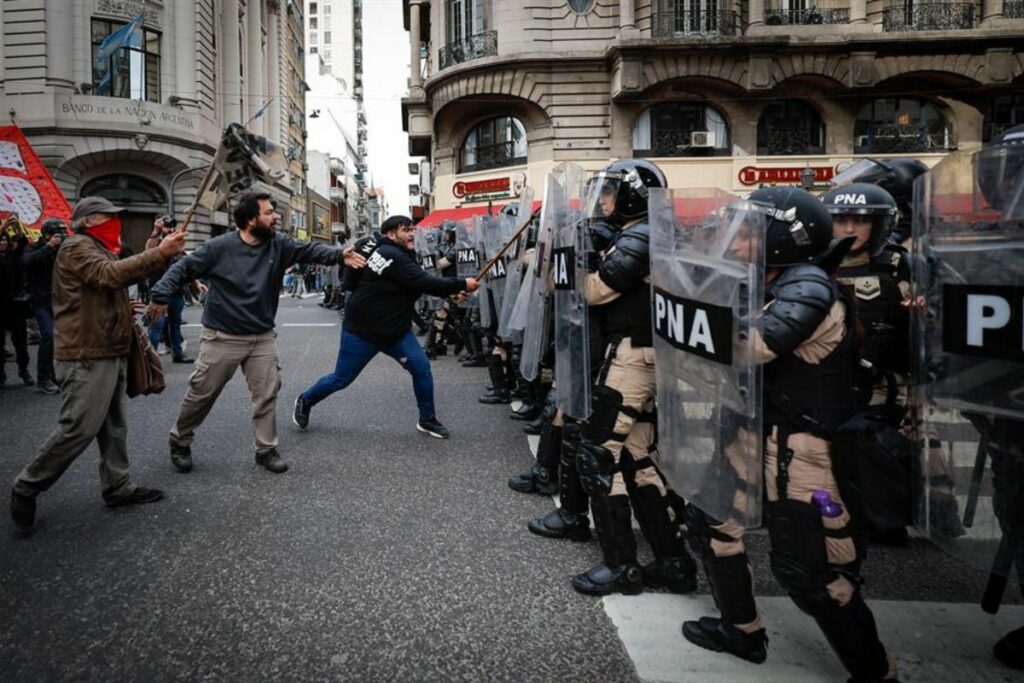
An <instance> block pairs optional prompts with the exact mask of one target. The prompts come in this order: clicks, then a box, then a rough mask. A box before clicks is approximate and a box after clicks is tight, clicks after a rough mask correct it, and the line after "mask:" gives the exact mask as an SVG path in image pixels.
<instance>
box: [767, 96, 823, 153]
mask: <svg viewBox="0 0 1024 683" xmlns="http://www.w3.org/2000/svg"><path fill="white" fill-rule="evenodd" d="M757 153H758V154H777V155H792V154H824V153H825V125H824V124H823V123H822V122H821V115H820V114H819V113H818V110H817V109H815V108H814V107H812V106H811V105H809V104H807V103H806V102H804V101H802V100H777V101H775V102H772V103H771V104H769V105H768V106H767V107H765V108H764V111H763V112H761V118H760V119H759V120H758V122H757Z"/></svg>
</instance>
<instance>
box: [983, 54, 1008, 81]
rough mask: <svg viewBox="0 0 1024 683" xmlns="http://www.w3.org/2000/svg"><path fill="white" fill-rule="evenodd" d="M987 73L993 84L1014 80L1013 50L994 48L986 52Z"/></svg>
mask: <svg viewBox="0 0 1024 683" xmlns="http://www.w3.org/2000/svg"><path fill="white" fill-rule="evenodd" d="M985 71H986V72H987V73H988V80H989V82H991V83H1009V82H1010V81H1012V80H1013V48H1009V47H993V48H990V49H988V50H986V51H985Z"/></svg>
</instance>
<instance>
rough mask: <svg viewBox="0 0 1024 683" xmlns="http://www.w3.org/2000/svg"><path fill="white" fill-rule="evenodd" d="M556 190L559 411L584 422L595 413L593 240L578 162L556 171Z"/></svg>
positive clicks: (554, 278)
mask: <svg viewBox="0 0 1024 683" xmlns="http://www.w3.org/2000/svg"><path fill="white" fill-rule="evenodd" d="M551 174H552V175H553V176H554V177H555V179H556V187H557V188H558V192H557V193H556V194H555V195H554V196H553V197H552V201H553V202H554V207H553V210H552V213H551V216H552V249H551V281H552V286H553V288H554V294H553V297H552V298H553V301H554V318H555V325H554V334H555V384H556V385H557V386H558V407H559V408H560V409H561V410H562V412H563V413H564V414H566V415H568V416H569V417H574V418H576V419H577V420H585V419H587V418H588V417H589V416H590V411H591V403H590V397H591V389H592V386H593V382H592V380H591V373H590V324H589V319H588V316H587V299H586V294H585V285H586V279H587V253H588V251H589V250H590V239H589V236H588V235H587V221H586V219H585V217H584V216H582V215H581V212H580V207H581V205H582V200H583V192H584V184H583V183H584V172H583V169H582V168H581V167H580V166H577V165H576V164H560V165H559V166H556V167H555V168H554V170H552V172H551Z"/></svg>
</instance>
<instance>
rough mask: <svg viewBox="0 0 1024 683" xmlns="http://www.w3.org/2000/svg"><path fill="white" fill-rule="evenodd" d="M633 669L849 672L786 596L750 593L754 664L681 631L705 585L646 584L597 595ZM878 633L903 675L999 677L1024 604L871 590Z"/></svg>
mask: <svg viewBox="0 0 1024 683" xmlns="http://www.w3.org/2000/svg"><path fill="white" fill-rule="evenodd" d="M602 603H603V605H604V609H605V612H606V613H607V614H608V616H609V617H610V618H611V620H612V622H614V623H615V626H616V628H617V629H618V631H619V638H621V639H622V643H623V645H625V647H626V651H627V652H628V653H629V656H630V658H631V659H632V660H633V664H634V665H635V666H636V671H637V674H638V675H639V676H640V678H641V679H642V680H644V681H657V682H658V683H673V682H675V681H714V682H715V683H718V682H719V681H730V682H732V683H745V682H746V681H751V682H753V681H758V682H759V683H773V682H776V681H777V682H778V683H784V682H785V683H789V682H800V683H810V682H812V681H813V682H817V681H822V682H825V681H828V682H830V683H831V682H833V681H841V680H845V679H846V678H847V677H848V674H847V673H846V671H845V670H844V669H843V668H842V666H841V665H840V664H839V660H838V659H836V656H835V655H834V654H833V652H832V650H831V648H829V646H828V644H827V643H826V642H825V638H824V637H823V636H822V635H821V632H820V631H819V630H818V627H817V625H816V624H815V623H814V621H813V620H812V619H811V618H810V617H808V616H807V615H805V614H804V613H803V612H801V611H800V610H799V609H797V608H796V606H795V605H794V604H793V603H792V601H790V600H789V598H782V597H772V598H758V599H757V606H758V610H759V611H760V613H761V618H762V620H763V621H764V623H765V626H766V628H767V629H768V639H769V649H768V661H767V662H766V663H765V664H762V665H756V664H750V663H747V662H744V661H743V660H741V659H738V658H736V657H732V656H729V655H725V654H722V653H717V652H710V651H708V650H703V649H701V648H699V647H697V646H696V645H692V644H690V643H688V642H687V641H686V640H685V639H684V638H683V635H682V633H681V632H680V628H681V626H682V623H683V621H686V620H693V619H697V618H698V617H702V616H708V615H716V614H717V613H718V612H717V610H716V609H715V605H714V601H713V600H712V598H711V596H710V595H697V596H693V595H672V594H666V593H644V594H641V595H637V596H633V597H627V596H623V595H613V596H609V597H607V598H604V599H603V600H602ZM868 604H869V605H870V606H871V609H872V611H873V612H874V614H875V618H876V620H877V622H878V628H879V636H880V637H881V640H882V642H883V643H885V646H886V649H887V650H888V652H889V654H890V656H893V657H895V659H896V665H897V667H898V669H899V672H900V674H901V678H902V679H903V680H913V681H966V680H970V681H1007V680H1010V676H1011V674H1012V673H1013V672H1012V671H1011V670H1010V669H1007V668H1006V667H1005V666H1003V665H1002V664H1000V663H999V662H998V661H997V660H996V659H995V657H993V656H992V645H993V644H994V643H995V642H996V641H997V640H999V639H1000V638H1001V637H1003V636H1004V635H1006V634H1007V633H1008V632H1009V631H1011V630H1013V629H1014V628H1018V627H1019V626H1020V624H1021V622H1022V621H1024V606H1020V605H1005V606H1003V608H1002V609H1001V610H1000V612H999V614H998V615H994V616H993V615H990V614H986V613H984V612H982V611H981V608H980V607H978V606H977V605H974V604H964V603H943V602H903V601H891V600H870V599H869V601H868Z"/></svg>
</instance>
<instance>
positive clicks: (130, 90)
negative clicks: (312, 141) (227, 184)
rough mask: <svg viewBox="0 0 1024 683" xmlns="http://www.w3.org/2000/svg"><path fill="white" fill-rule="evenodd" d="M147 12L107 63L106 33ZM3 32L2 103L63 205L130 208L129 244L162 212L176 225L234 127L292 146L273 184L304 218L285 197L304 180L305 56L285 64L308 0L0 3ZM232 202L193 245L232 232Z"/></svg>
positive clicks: (283, 204) (204, 216) (281, 202)
mask: <svg viewBox="0 0 1024 683" xmlns="http://www.w3.org/2000/svg"><path fill="white" fill-rule="evenodd" d="M140 12H141V13H143V17H144V19H143V24H142V33H141V34H139V40H137V41H133V42H132V44H131V45H129V46H126V47H124V48H122V49H119V50H117V51H116V52H115V53H114V54H113V55H111V56H110V57H107V58H105V59H99V58H98V57H97V50H98V47H99V45H100V43H101V42H102V41H103V39H104V38H105V37H106V36H108V35H109V34H110V33H111V32H113V31H116V30H117V29H118V28H120V27H121V26H123V25H125V24H126V23H128V22H130V21H131V20H132V18H133V17H136V16H137V15H138V14H139V13H140ZM296 22H297V26H298V27H299V30H298V32H297V33H295V32H293V31H291V30H290V29H289V28H288V24H295V23H296ZM0 26H2V28H3V36H2V38H0V106H2V107H3V110H4V111H5V112H8V113H9V116H10V117H11V119H12V120H13V122H14V123H16V124H17V125H18V126H20V127H21V128H22V129H23V130H24V132H25V134H26V136H27V137H28V139H29V141H30V142H31V143H32V145H33V147H35V149H36V151H37V152H38V154H39V156H40V158H41V159H42V161H43V163H44V164H45V165H46V166H47V168H48V169H49V171H50V172H51V174H52V175H53V177H54V179H55V180H56V182H57V184H58V185H59V186H60V188H61V190H62V191H63V193H64V194H65V196H66V197H67V198H68V199H69V201H71V202H72V203H73V202H75V201H77V199H78V198H80V197H82V196H86V195H91V194H99V195H102V196H105V197H108V198H109V199H111V200H113V201H115V202H118V203H120V204H122V205H124V206H126V207H127V211H126V212H125V213H124V214H123V223H124V226H125V229H124V234H125V240H126V241H127V242H128V243H129V245H131V246H132V247H135V248H140V247H141V246H142V244H143V243H144V241H145V236H146V235H147V234H148V233H149V231H150V230H151V229H152V223H153V219H154V218H155V217H156V216H158V215H160V214H163V213H165V212H168V211H171V212H173V213H175V214H176V216H177V217H178V219H179V220H180V219H181V217H182V214H183V212H184V210H185V208H186V207H188V206H189V205H190V204H191V203H192V201H193V200H194V198H195V193H196V190H197V188H198V186H199V184H200V181H201V179H202V176H203V172H204V171H205V170H206V168H207V167H208V165H209V163H210V161H211V160H212V158H213V155H214V153H215V151H216V149H217V146H218V144H219V142H220V135H221V131H222V130H223V129H224V127H225V126H226V125H227V123H229V122H239V123H245V122H246V121H249V123H248V128H249V130H251V131H253V132H255V133H258V134H260V135H263V136H265V137H268V138H270V139H272V140H274V141H277V142H279V143H281V144H283V145H285V146H286V148H288V150H289V158H290V159H291V168H290V171H291V177H288V178H286V179H284V180H283V181H282V182H280V183H279V184H278V185H276V186H275V187H272V188H270V190H271V192H272V193H273V194H274V195H275V196H276V198H277V199H278V206H279V207H280V208H281V209H282V210H283V212H284V213H285V224H284V225H285V226H286V227H287V226H290V225H292V224H293V221H294V220H295V219H294V212H295V211H297V210H300V211H301V212H302V213H305V197H304V196H303V197H302V198H301V202H299V203H296V204H295V206H292V203H293V202H292V199H291V196H292V192H293V189H294V188H295V187H296V186H297V185H299V184H301V183H304V171H303V168H302V163H303V158H304V156H305V142H304V134H303V129H304V123H303V122H304V115H302V114H300V115H299V117H298V118H296V119H294V121H295V122H297V124H296V125H293V123H292V119H291V112H292V111H293V110H297V111H299V112H302V109H303V105H302V96H303V93H302V88H301V87H299V84H300V83H301V82H302V65H303V62H302V60H301V59H300V60H298V61H295V60H293V59H291V56H292V55H294V54H295V53H296V51H298V52H299V53H301V50H302V43H301V40H302V35H303V32H302V30H301V26H302V7H301V4H296V3H295V2H291V1H289V0H217V1H216V2H215V0H180V1H175V2H170V0H146V2H144V3H143V2H135V1H134V0H23V1H20V2H4V3H0ZM254 37H255V38H254ZM296 40H298V41H299V42H298V43H296V42H295V41H296ZM268 101H269V105H268V106H267V107H266V109H265V110H264V111H263V113H262V115H260V116H259V117H257V118H253V117H254V116H256V114H257V113H258V112H259V111H260V109H261V107H263V106H264V105H265V104H267V102H268ZM299 204H301V207H300V206H299ZM229 208H230V207H229V206H228V207H222V210H220V211H217V212H214V213H213V214H210V213H208V212H206V211H205V210H200V211H199V212H198V214H197V216H196V218H195V219H194V224H193V225H194V228H193V229H191V232H190V234H191V239H192V242H193V245H194V244H195V243H196V242H199V241H202V240H204V239H206V238H207V237H208V236H209V235H210V234H216V233H218V232H220V231H223V230H225V229H228V228H230V227H232V226H231V220H230V216H229V213H228V209H229Z"/></svg>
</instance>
